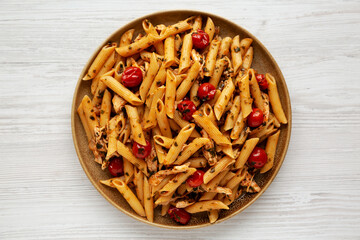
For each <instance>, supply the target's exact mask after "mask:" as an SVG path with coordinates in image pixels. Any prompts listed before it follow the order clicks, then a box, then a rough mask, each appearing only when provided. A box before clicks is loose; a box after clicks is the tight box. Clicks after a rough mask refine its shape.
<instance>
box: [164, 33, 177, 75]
mask: <svg viewBox="0 0 360 240" xmlns="http://www.w3.org/2000/svg"><path fill="white" fill-rule="evenodd" d="M164 48H165V55H164V61H165V67H166V68H168V67H170V66H171V65H173V64H174V63H175V36H174V35H171V36H169V37H167V38H166V39H165V43H164Z"/></svg>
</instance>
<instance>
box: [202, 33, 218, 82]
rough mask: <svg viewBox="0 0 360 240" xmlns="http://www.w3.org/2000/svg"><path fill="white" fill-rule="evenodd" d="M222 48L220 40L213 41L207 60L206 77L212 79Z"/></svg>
mask: <svg viewBox="0 0 360 240" xmlns="http://www.w3.org/2000/svg"><path fill="white" fill-rule="evenodd" d="M219 47H220V41H219V40H216V39H214V40H212V41H211V43H210V47H209V51H208V53H207V55H206V58H205V66H204V69H203V71H204V75H205V76H207V77H210V76H212V75H213V73H214V69H215V63H216V56H217V55H218V51H219Z"/></svg>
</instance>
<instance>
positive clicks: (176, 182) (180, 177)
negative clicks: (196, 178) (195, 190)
mask: <svg viewBox="0 0 360 240" xmlns="http://www.w3.org/2000/svg"><path fill="white" fill-rule="evenodd" d="M195 171H196V168H189V169H188V170H187V171H186V172H184V173H178V174H177V175H176V176H175V177H174V178H173V179H171V180H170V181H169V182H168V183H167V184H166V185H165V186H164V187H163V188H162V189H160V191H159V192H160V195H161V196H169V195H171V194H172V193H173V192H175V191H176V189H177V188H178V187H179V186H180V185H181V184H182V183H183V182H184V181H186V179H187V178H188V177H190V176H191V175H192V174H193V173H194V172H195Z"/></svg>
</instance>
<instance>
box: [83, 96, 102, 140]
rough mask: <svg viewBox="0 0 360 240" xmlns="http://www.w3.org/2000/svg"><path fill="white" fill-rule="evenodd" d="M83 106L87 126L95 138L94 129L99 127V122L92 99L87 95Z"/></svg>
mask: <svg viewBox="0 0 360 240" xmlns="http://www.w3.org/2000/svg"><path fill="white" fill-rule="evenodd" d="M81 105H82V108H83V111H84V115H85V119H86V122H87V126H88V127H89V130H90V132H91V134H92V136H93V137H94V136H95V132H94V129H95V127H97V126H98V125H99V122H98V120H97V118H96V115H95V111H94V106H93V105H92V103H91V101H90V98H89V97H88V96H87V95H85V96H84V98H83V99H82V101H81Z"/></svg>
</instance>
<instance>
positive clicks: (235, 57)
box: [231, 35, 242, 75]
mask: <svg viewBox="0 0 360 240" xmlns="http://www.w3.org/2000/svg"><path fill="white" fill-rule="evenodd" d="M231 59H232V66H233V68H234V74H235V75H236V74H237V73H238V72H239V70H240V67H241V65H242V57H241V52H240V36H239V35H237V36H235V37H234V38H233V40H232V44H231Z"/></svg>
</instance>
